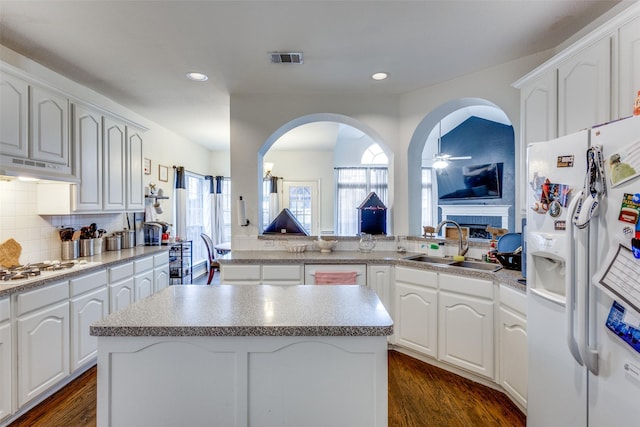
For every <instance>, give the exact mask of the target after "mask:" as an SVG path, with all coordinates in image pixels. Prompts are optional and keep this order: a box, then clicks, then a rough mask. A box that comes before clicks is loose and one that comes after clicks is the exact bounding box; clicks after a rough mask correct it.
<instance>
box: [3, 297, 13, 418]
mask: <svg viewBox="0 0 640 427" xmlns="http://www.w3.org/2000/svg"><path fill="white" fill-rule="evenodd" d="M1 303H2V301H0V304H1ZM11 350H12V341H11V323H10V322H8V321H7V322H5V323H4V324H0V420H2V419H3V418H5V417H7V416H9V415H10V414H11V406H12V405H11V403H12V400H11V392H12V387H11V384H12V378H11V373H12V371H13V370H12V369H11V354H12V351H11Z"/></svg>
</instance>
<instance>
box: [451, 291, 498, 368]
mask: <svg viewBox="0 0 640 427" xmlns="http://www.w3.org/2000/svg"><path fill="white" fill-rule="evenodd" d="M438 317H439V318H438V328H439V331H438V332H439V334H438V358H439V359H440V360H442V361H445V362H448V363H451V364H452V365H456V366H458V367H460V368H463V369H466V370H468V371H471V372H474V373H476V374H479V375H482V376H484V377H487V378H491V379H493V377H494V350H493V301H490V300H485V299H482V298H478V297H473V296H469V295H461V294H453V293H448V292H440V295H439V310H438Z"/></svg>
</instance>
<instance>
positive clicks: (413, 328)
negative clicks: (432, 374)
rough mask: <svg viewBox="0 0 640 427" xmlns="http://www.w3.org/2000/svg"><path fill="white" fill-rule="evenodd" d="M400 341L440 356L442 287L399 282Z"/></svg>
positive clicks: (397, 335)
mask: <svg viewBox="0 0 640 427" xmlns="http://www.w3.org/2000/svg"><path fill="white" fill-rule="evenodd" d="M395 316H396V317H395V323H396V327H397V330H396V344H398V345H401V346H403V347H407V348H410V349H412V350H415V351H417V352H419V353H422V354H424V355H426V356H431V357H434V358H435V357H438V291H437V290H435V289H430V288H426V287H422V286H418V285H413V284H410V283H402V282H396V310H395Z"/></svg>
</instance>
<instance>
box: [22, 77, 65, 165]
mask: <svg viewBox="0 0 640 427" xmlns="http://www.w3.org/2000/svg"><path fill="white" fill-rule="evenodd" d="M30 95H31V97H30V102H29V104H30V107H31V108H30V112H31V116H30V118H31V153H30V155H29V157H30V158H31V159H33V160H41V161H43V162H49V163H56V164H58V165H61V166H62V167H64V168H65V169H66V170H68V171H69V173H70V172H71V150H70V139H69V100H68V99H67V98H66V97H65V96H63V95H61V94H59V93H58V92H55V91H53V90H51V89H46V88H44V87H39V86H35V85H34V86H31V89H30Z"/></svg>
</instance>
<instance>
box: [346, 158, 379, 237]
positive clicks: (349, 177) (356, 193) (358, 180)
mask: <svg viewBox="0 0 640 427" xmlns="http://www.w3.org/2000/svg"><path fill="white" fill-rule="evenodd" d="M383 154H384V153H383ZM335 171H336V179H335V181H336V194H337V199H336V221H335V228H336V234H337V235H339V236H355V235H357V234H358V228H359V227H358V210H357V208H358V206H360V204H362V202H363V201H364V199H365V198H366V197H367V195H368V194H369V193H370V192H372V191H373V192H375V193H376V194H377V195H378V197H379V198H380V200H382V203H384V204H385V206H386V205H387V188H388V185H387V177H388V169H387V168H386V167H353V168H336V169H335Z"/></svg>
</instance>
